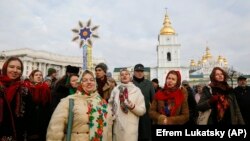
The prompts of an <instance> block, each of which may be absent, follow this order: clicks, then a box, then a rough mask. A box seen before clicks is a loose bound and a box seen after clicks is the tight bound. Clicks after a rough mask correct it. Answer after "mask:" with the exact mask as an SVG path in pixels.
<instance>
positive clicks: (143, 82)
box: [133, 64, 155, 141]
mask: <svg viewBox="0 0 250 141" xmlns="http://www.w3.org/2000/svg"><path fill="white" fill-rule="evenodd" d="M133 83H134V84H135V85H136V86H137V87H139V88H140V89H141V92H142V94H143V95H144V99H145V105H146V113H145V114H144V115H143V116H141V117H140V120H139V137H138V141H151V124H152V121H151V119H150V118H149V115H148V110H149V107H150V104H151V102H152V99H153V96H154V94H155V90H154V87H153V84H152V82H151V81H149V80H147V79H145V78H144V66H143V65H142V64H137V65H135V67H134V76H133Z"/></svg>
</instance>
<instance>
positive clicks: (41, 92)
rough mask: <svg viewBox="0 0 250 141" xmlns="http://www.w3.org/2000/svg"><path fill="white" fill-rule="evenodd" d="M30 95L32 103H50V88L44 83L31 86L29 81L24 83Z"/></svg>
mask: <svg viewBox="0 0 250 141" xmlns="http://www.w3.org/2000/svg"><path fill="white" fill-rule="evenodd" d="M25 83H26V85H27V86H28V88H29V91H30V93H31V95H32V99H33V102H35V103H36V104H40V103H41V104H42V105H46V104H48V103H50V101H51V93H50V88H49V86H48V85H47V84H46V83H43V82H42V83H38V84H32V83H31V82H29V81H26V82H25Z"/></svg>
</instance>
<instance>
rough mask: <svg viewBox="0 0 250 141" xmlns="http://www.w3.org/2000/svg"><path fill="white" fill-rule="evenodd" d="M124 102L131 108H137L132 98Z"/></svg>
mask: <svg viewBox="0 0 250 141" xmlns="http://www.w3.org/2000/svg"><path fill="white" fill-rule="evenodd" d="M124 104H125V105H126V106H127V107H128V108H129V109H130V110H133V109H134V108H135V104H134V103H132V102H131V101H130V100H125V101H124Z"/></svg>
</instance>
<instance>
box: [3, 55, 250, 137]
mask: <svg viewBox="0 0 250 141" xmlns="http://www.w3.org/2000/svg"><path fill="white" fill-rule="evenodd" d="M23 70H24V68H23V63H22V61H21V60H20V59H19V58H17V57H10V58H8V59H7V60H6V61H5V63H4V64H3V67H2V70H1V75H0V141H45V140H47V141H53V140H67V141H68V140H71V141H76V140H83V141H84V140H86V141H88V140H90V141H96V140H98V141H112V140H113V141H123V140H130V141H151V140H152V137H151V136H152V135H151V133H152V131H151V130H152V129H151V128H152V126H153V125H186V126H193V125H200V124H205V125H218V126H219V125H244V124H249V123H250V121H249V120H250V116H249V112H250V110H249V106H250V87H249V86H248V85H247V78H246V77H244V76H240V77H238V79H237V82H238V86H237V87H236V88H232V87H230V86H229V85H228V83H227V80H228V78H229V76H228V74H227V73H226V71H225V70H223V69H222V68H220V67H215V68H213V70H212V72H211V74H210V82H209V84H198V85H196V86H193V87H191V86H190V85H189V82H188V81H186V80H182V77H181V74H180V72H179V71H177V70H171V71H169V72H168V74H167V76H166V78H165V84H164V86H163V87H161V86H159V81H158V79H157V78H154V79H152V80H151V81H150V80H147V79H146V78H145V76H144V75H145V74H144V70H145V68H144V66H143V65H142V64H136V65H135V66H134V69H133V73H132V72H130V71H129V70H127V69H126V68H124V69H121V70H120V75H119V78H120V79H119V83H117V82H116V81H115V80H114V79H113V78H112V77H109V76H107V70H108V66H107V65H106V64H105V63H100V64H98V65H97V66H96V67H95V72H91V71H89V70H84V71H83V73H82V74H81V76H79V68H78V67H74V66H70V65H68V66H67V67H66V72H65V75H64V76H63V77H62V78H58V77H57V71H56V70H55V69H54V68H49V69H48V71H47V76H43V72H42V71H41V70H38V69H36V70H33V71H32V72H31V74H30V75H29V78H27V79H24V80H23V79H21V78H22V73H23ZM79 78H81V79H80V81H79ZM193 88H194V89H193ZM207 111H209V112H207ZM204 113H208V114H207V115H206V116H207V118H202V120H204V119H206V121H201V118H200V117H201V116H204Z"/></svg>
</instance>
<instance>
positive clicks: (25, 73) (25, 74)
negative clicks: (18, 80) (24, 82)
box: [23, 60, 28, 78]
mask: <svg viewBox="0 0 250 141" xmlns="http://www.w3.org/2000/svg"><path fill="white" fill-rule="evenodd" d="M27 75H28V74H27V61H25V60H24V61H23V77H24V78H26V77H27Z"/></svg>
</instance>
